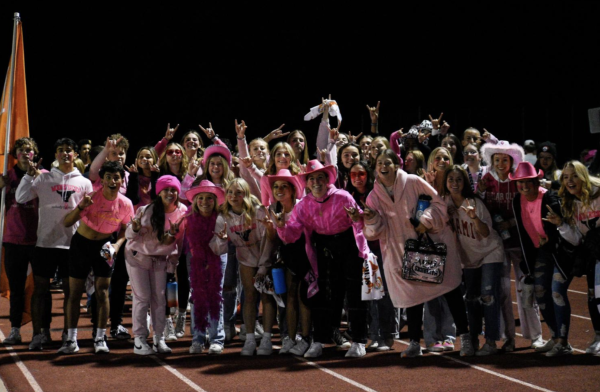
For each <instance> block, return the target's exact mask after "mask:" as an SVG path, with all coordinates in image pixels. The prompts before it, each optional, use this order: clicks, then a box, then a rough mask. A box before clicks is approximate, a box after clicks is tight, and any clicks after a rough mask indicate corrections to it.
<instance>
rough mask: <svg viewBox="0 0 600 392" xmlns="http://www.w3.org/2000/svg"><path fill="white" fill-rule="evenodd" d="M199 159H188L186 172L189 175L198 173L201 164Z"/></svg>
mask: <svg viewBox="0 0 600 392" xmlns="http://www.w3.org/2000/svg"><path fill="white" fill-rule="evenodd" d="M201 163H202V162H201V160H200V159H190V163H189V164H188V174H189V175H190V176H195V175H196V173H198V169H200V165H201Z"/></svg>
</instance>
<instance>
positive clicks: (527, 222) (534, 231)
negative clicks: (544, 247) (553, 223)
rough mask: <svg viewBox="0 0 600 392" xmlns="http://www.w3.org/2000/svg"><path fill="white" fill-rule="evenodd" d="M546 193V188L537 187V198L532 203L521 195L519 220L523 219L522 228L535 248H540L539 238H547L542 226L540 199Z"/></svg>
mask: <svg viewBox="0 0 600 392" xmlns="http://www.w3.org/2000/svg"><path fill="white" fill-rule="evenodd" d="M547 191H548V190H547V189H546V188H542V187H539V192H538V196H537V198H536V199H535V200H534V201H528V200H527V199H526V198H524V197H523V196H522V195H521V218H522V219H523V226H524V227H525V231H527V234H529V237H530V238H531V241H533V245H534V246H535V247H536V248H539V247H540V236H541V237H542V238H546V239H547V238H548V236H547V235H546V232H545V231H544V225H543V224H542V198H543V197H544V193H546V192H547Z"/></svg>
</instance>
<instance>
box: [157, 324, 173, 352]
mask: <svg viewBox="0 0 600 392" xmlns="http://www.w3.org/2000/svg"><path fill="white" fill-rule="evenodd" d="M171 325H173V324H171ZM153 339H154V346H153V347H152V349H153V350H154V352H155V353H159V354H170V353H171V352H172V350H171V348H170V347H169V346H167V343H165V338H164V336H161V337H158V336H156V335H154V338H153Z"/></svg>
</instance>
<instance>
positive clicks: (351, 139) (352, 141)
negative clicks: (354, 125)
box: [348, 131, 363, 143]
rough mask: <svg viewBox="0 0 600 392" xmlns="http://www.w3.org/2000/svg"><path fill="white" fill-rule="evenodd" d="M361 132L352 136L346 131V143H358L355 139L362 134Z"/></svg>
mask: <svg viewBox="0 0 600 392" xmlns="http://www.w3.org/2000/svg"><path fill="white" fill-rule="evenodd" d="M362 134H363V133H362V132H361V133H359V134H358V135H356V136H352V133H351V132H349V131H348V143H358V142H357V140H358V139H360V137H361V136H362Z"/></svg>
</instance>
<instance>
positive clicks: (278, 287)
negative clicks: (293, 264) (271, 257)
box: [271, 267, 287, 294]
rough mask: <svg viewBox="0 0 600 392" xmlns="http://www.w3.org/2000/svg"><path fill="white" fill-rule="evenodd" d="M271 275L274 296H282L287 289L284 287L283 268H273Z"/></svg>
mask: <svg viewBox="0 0 600 392" xmlns="http://www.w3.org/2000/svg"><path fill="white" fill-rule="evenodd" d="M271 274H272V275H273V286H275V294H284V293H286V292H287V287H286V285H285V271H284V270H283V268H281V267H278V268H273V269H272V270H271Z"/></svg>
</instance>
